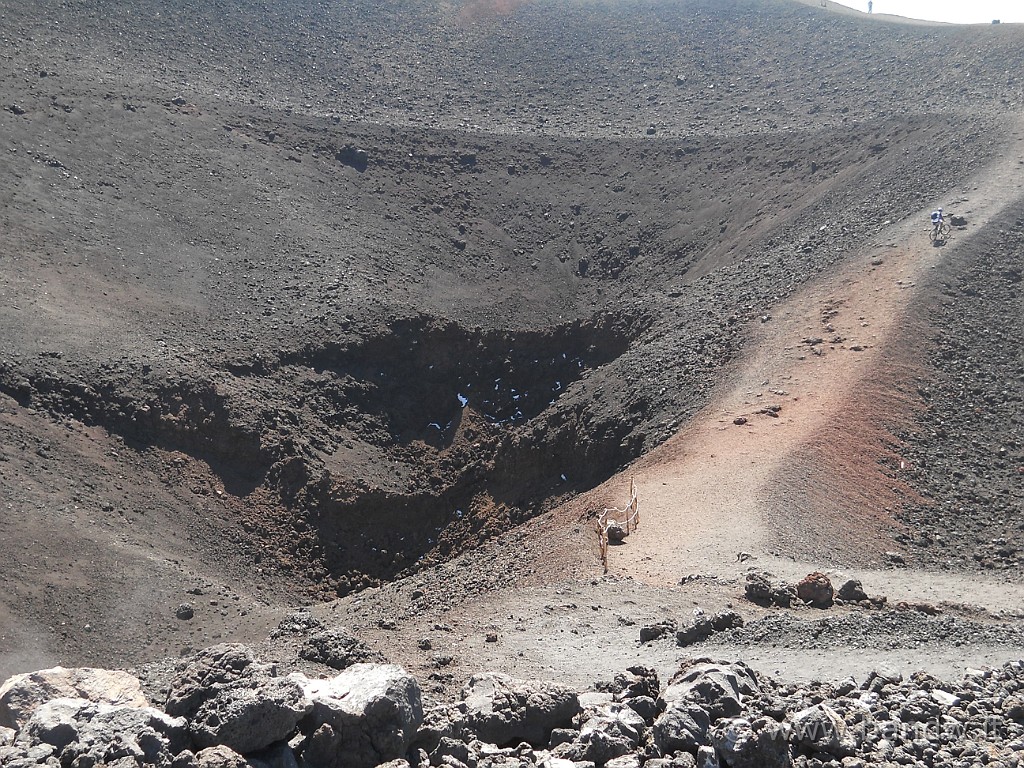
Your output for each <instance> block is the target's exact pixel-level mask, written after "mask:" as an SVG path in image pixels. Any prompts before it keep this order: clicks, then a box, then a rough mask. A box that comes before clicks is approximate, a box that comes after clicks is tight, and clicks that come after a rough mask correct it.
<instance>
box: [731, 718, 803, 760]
mask: <svg viewBox="0 0 1024 768" xmlns="http://www.w3.org/2000/svg"><path fill="white" fill-rule="evenodd" d="M711 739H712V742H713V744H714V747H715V750H716V751H717V752H718V756H719V758H721V760H722V761H724V762H725V764H726V765H728V766H729V767H730V768H789V766H791V765H792V764H793V760H792V758H791V757H790V754H789V740H788V739H787V738H786V731H785V729H783V727H782V726H781V725H780V724H779V723H777V722H775V721H774V720H769V719H767V718H763V717H762V718H758V719H756V720H754V721H753V722H751V721H750V720H747V719H746V718H742V717H737V718H732V719H728V720H723V721H721V722H719V723H717V724H716V725H715V728H714V730H713V731H712V735H711Z"/></svg>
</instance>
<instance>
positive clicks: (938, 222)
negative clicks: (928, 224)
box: [932, 208, 942, 237]
mask: <svg viewBox="0 0 1024 768" xmlns="http://www.w3.org/2000/svg"><path fill="white" fill-rule="evenodd" d="M941 230H942V209H941V208H936V209H935V210H934V211H932V235H933V236H934V237H938V236H939V232H940V231H941Z"/></svg>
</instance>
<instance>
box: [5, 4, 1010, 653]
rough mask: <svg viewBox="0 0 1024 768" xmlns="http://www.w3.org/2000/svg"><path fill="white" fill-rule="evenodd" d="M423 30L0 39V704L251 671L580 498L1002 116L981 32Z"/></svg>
mask: <svg viewBox="0 0 1024 768" xmlns="http://www.w3.org/2000/svg"><path fill="white" fill-rule="evenodd" d="M439 8H440V7H439V6H434V5H433V4H430V3H418V2H408V3H396V4H391V5H385V6H381V5H380V4H378V3H366V4H362V5H359V4H357V5H346V6H344V7H342V6H340V5H337V6H335V5H331V4H322V3H316V4H314V3H305V2H290V3H280V4H272V5H266V6H262V7H260V8H258V9H257V8H255V7H253V6H251V5H249V4H246V3H242V2H229V3H224V4H221V5H219V6H217V7H216V9H214V8H213V7H211V6H209V5H208V4H200V3H194V4H182V3H174V4H170V3H155V2H153V3H150V2H139V3H127V4H125V3H119V4H116V6H115V5H110V6H105V5H99V6H96V5H90V6H88V7H78V6H73V5H70V4H67V3H39V4H34V5H33V7H32V8H28V7H24V6H23V5H20V4H16V3H8V2H3V3H0V11H2V15H3V18H4V19H5V30H4V34H3V39H2V40H0V62H2V65H0V66H2V67H3V69H4V75H5V76H4V77H3V78H2V79H0V104H3V105H4V109H3V111H0V134H2V135H3V137H4V138H3V141H4V144H5V145H6V146H3V147H0V149H2V152H0V170H2V172H3V177H4V178H5V179H8V180H9V182H8V183H7V184H5V185H4V188H3V190H2V193H0V195H2V198H0V199H2V203H0V216H2V221H3V227H4V231H5V243H4V245H3V247H2V250H0V259H2V261H3V266H4V268H3V270H2V273H0V295H2V296H3V302H0V315H2V316H0V329H2V331H0V334H2V335H0V393H2V397H3V400H2V409H0V411H2V412H0V418H2V423H3V435H4V441H3V448H2V454H3V459H4V461H2V462H0V487H2V488H3V498H4V505H5V509H4V537H3V540H4V543H3V547H4V552H5V553H9V552H17V553H21V552H27V553H29V554H28V556H27V557H21V556H20V555H19V557H18V558H11V557H7V558H4V563H5V565H4V566H3V571H2V578H3V581H4V584H5V585H6V586H7V587H8V588H7V589H6V590H5V592H6V594H5V598H4V608H3V611H4V612H5V613H6V614H8V615H9V616H11V617H14V616H17V617H22V618H23V623H22V626H23V629H22V630H19V631H18V632H17V633H15V632H14V631H13V630H11V631H9V632H8V633H7V634H5V635H4V637H3V639H2V640H0V653H2V654H4V659H6V661H5V666H9V667H11V669H10V670H7V669H4V670H3V671H15V668H22V667H25V666H26V665H37V664H38V663H42V662H43V661H50V660H61V661H65V662H68V663H75V662H78V661H91V662H98V661H102V662H103V663H108V664H109V663H121V662H126V661H137V660H140V659H144V658H152V657H153V656H154V655H156V654H161V653H166V652H169V651H177V650H179V649H180V648H181V647H183V646H188V645H193V644H201V643H203V642H207V641H210V640H213V639H217V638H219V637H225V636H239V637H246V636H259V634H260V633H261V632H262V631H263V630H264V629H265V628H266V626H269V625H270V624H271V623H272V621H273V619H272V618H271V614H273V611H274V608H275V606H277V605H280V604H283V603H286V602H288V601H292V600H295V599H298V598H299V597H300V596H305V597H308V598H320V597H325V596H330V595H333V594H338V593H345V592H348V591H350V590H353V589H359V588H361V587H365V586H367V585H370V584H375V583H378V582H379V581H381V580H388V579H391V578H394V577H396V576H399V575H402V574H404V573H408V572H411V571H413V570H415V569H417V568H421V567H423V566H425V565H429V564H430V563H433V562H437V561H441V560H445V559H447V558H449V557H451V556H452V555H453V554H455V553H457V552H460V551H463V550H465V549H467V548H470V547H472V546H474V545H475V544H476V543H478V542H479V541H482V540H486V539H488V538H489V537H491V536H493V535H494V534H495V533H498V532H500V531H503V530H505V529H507V528H508V527H509V526H510V525H514V524H515V523H517V522H518V521H520V520H522V519H524V518H525V517H526V516H528V515H530V514H532V513H534V512H536V511H537V510H539V509H541V508H543V507H544V506H545V505H548V504H551V503H553V502H554V501H556V500H558V499H561V498H564V497H566V496H567V495H570V494H572V493H574V492H576V491H578V490H581V489H584V488H588V487H590V486H592V485H594V484H596V483H597V482H599V481H600V480H601V479H603V478H605V477H607V476H608V475H610V474H611V473H612V472H613V471H615V470H616V469H617V468H620V467H621V466H623V465H624V464H625V463H627V462H629V461H630V460H632V459H633V458H635V457H637V456H639V455H641V454H642V453H644V452H645V451H647V450H648V449H650V448H651V447H653V446H654V445H656V444H658V443H659V442H661V441H662V440H663V439H664V438H665V437H667V436H668V435H670V434H672V432H673V431H674V430H675V429H676V427H677V426H678V425H680V424H681V423H684V422H685V421H686V419H687V418H688V417H689V416H690V415H692V414H693V413H694V412H695V411H696V410H697V409H698V408H699V407H700V406H701V405H703V404H704V403H705V402H706V401H707V398H708V397H709V394H710V392H711V389H712V388H713V386H714V385H715V383H716V380H717V378H718V377H719V375H720V371H721V370H722V368H721V366H722V365H723V364H724V363H726V362H727V361H728V360H730V359H731V358H732V357H733V356H734V355H735V354H736V352H737V351H738V350H739V349H740V348H741V346H742V344H743V339H744V333H745V328H746V327H747V325H748V324H749V323H751V322H756V320H755V319H756V318H758V317H760V316H762V315H765V314H769V313H770V310H771V308H772V306H773V305H774V304H775V303H776V302H778V301H779V300H781V299H782V298H784V297H786V296H787V295H789V294H791V293H792V292H793V291H794V290H796V289H797V288H798V287H799V286H800V285H802V284H803V283H804V282H806V281H807V280H808V279H810V278H811V277H812V276H814V275H815V274H818V273H819V272H821V271H823V270H827V269H829V268H830V267H832V266H833V265H835V264H837V263H839V262H840V261H842V260H843V259H844V257H845V255H846V254H848V253H849V252H850V251H851V249H853V248H855V247H856V245H857V243H858V242H859V241H860V240H862V239H863V238H864V237H865V236H866V235H867V234H868V233H870V232H872V231H873V230H874V229H876V228H877V226H878V225H879V224H880V223H881V222H884V221H892V220H899V219H902V218H904V217H906V216H908V215H910V214H912V213H913V212H916V211H917V210H918V209H919V208H921V207H922V206H923V205H925V204H927V203H928V202H930V201H931V200H933V199H937V198H938V196H939V195H942V194H945V193H946V192H947V191H948V190H949V189H951V188H955V187H956V185H957V184H958V183H959V182H961V181H962V180H963V179H966V178H968V177H969V176H970V174H971V173H972V172H973V171H975V170H976V169H977V168H979V167H981V165H982V164H983V163H984V162H985V161H986V160H987V159H988V158H989V157H990V156H991V155H992V154H993V153H995V152H997V151H998V148H999V141H1000V135H1001V133H1000V132H1001V131H1002V130H1003V129H1004V125H1005V122H1004V118H1006V117H1007V116H1008V115H1011V114H1014V113H1016V112H1019V110H1020V107H1021V104H1022V103H1024V95H1022V89H1024V85H1022V82H1021V81H1020V79H1019V77H1018V76H1017V75H1016V74H1015V73H1016V72H1019V71H1020V66H1019V64H1020V61H1019V59H1020V50H1021V48H1020V45H1019V42H1020V32H1019V31H1018V30H1017V29H1015V28H1013V27H1011V26H1009V25H1008V26H1006V27H1003V28H993V29H987V28H985V29H956V28H940V27H915V26H908V25H898V26H897V25H888V24H886V23H882V22H879V21H877V20H872V19H857V18H855V17H854V18H851V17H849V16H833V15H831V14H829V13H827V12H826V11H823V10H821V9H819V8H813V7H812V8H808V7H805V6H801V5H795V4H790V3H742V2H736V3H721V2H716V3H710V2H708V3H682V4H679V3H629V4H625V3H624V4H621V5H616V6H596V5H591V4H562V3H535V4H530V5H524V6H522V7H520V8H518V9H517V10H516V11H515V12H514V13H512V14H510V15H504V16H503V15H496V14H494V13H492V12H490V11H489V9H488V8H487V7H486V6H482V5H473V6H467V7H466V8H463V9H462V10H461V11H459V10H457V9H453V10H451V11H447V10H439ZM214 14H215V15H214ZM384 20H386V22H387V23H386V24H385V23H383V21H384ZM463 401H465V407H462V406H463ZM563 477H564V479H563ZM129 587H130V591H131V594H130V595H129V596H126V590H128V589H129ZM187 590H191V591H192V593H193V594H192V595H189V594H188V592H187ZM199 595H201V597H199ZM185 600H189V601H192V602H203V603H204V604H209V603H213V605H209V606H208V607H209V608H211V609H212V610H208V611H207V613H208V614H209V620H208V621H207V622H205V623H204V624H203V626H202V627H198V626H196V625H183V624H181V623H180V622H179V621H178V620H176V619H175V618H174V609H175V606H176V605H177V603H179V602H182V601H185ZM62 622H63V623H62ZM12 625H13V623H12ZM87 625H88V629H86V626H87ZM140 637H144V638H145V640H146V644H143V643H140V641H139V638H140Z"/></svg>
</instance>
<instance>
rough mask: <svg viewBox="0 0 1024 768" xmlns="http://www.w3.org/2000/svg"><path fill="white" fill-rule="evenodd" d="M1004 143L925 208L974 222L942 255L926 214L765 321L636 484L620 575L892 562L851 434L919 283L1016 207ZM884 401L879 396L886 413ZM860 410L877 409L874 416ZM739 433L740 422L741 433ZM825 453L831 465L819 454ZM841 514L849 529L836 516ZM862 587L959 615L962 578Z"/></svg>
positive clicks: (1019, 183)
mask: <svg viewBox="0 0 1024 768" xmlns="http://www.w3.org/2000/svg"><path fill="white" fill-rule="evenodd" d="M1011 133H1012V137H1013V138H1012V144H1010V145H1009V146H1008V148H1007V152H1006V153H1005V155H1004V156H1003V158H1002V159H1001V160H999V161H998V162H995V163H993V164H992V165H991V166H990V167H989V168H988V169H986V171H985V172H983V173H982V174H980V175H979V176H978V177H976V178H975V179H974V180H973V182H972V183H970V184H969V185H967V188H966V189H963V190H950V192H949V195H948V198H947V200H937V201H934V204H935V205H945V207H946V208H947V212H949V211H952V212H953V213H955V214H957V215H960V216H964V217H966V218H967V220H968V222H969V223H968V225H967V226H966V227H964V228H961V229H955V230H954V232H953V234H952V236H951V237H950V239H949V240H948V242H947V243H945V244H943V245H933V244H932V243H930V242H929V238H928V236H927V234H926V232H925V230H924V227H925V226H926V222H927V216H928V210H929V209H930V207H931V206H929V209H923V210H922V211H921V212H920V213H919V214H918V215H915V216H913V217H911V218H910V219H908V220H906V221H902V222H895V223H889V222H886V223H884V224H882V225H881V226H880V228H879V231H878V234H877V236H876V237H875V238H873V240H872V241H871V242H869V243H866V244H865V246H864V247H863V248H862V249H861V250H860V252H859V253H858V254H857V255H856V257H854V258H852V259H850V260H849V261H848V263H847V264H846V266H845V268H844V269H842V270H840V271H837V272H836V273H833V274H831V275H828V276H826V277H824V278H823V279H821V280H818V281H816V282H814V283H813V284H810V285H808V287H807V288H806V289H805V290H803V291H802V292H800V293H799V294H797V295H795V296H793V297H792V298H791V299H790V300H788V301H787V302H786V303H785V304H783V305H782V306H780V307H779V308H778V309H777V311H775V312H774V313H773V316H772V317H771V318H767V319H766V320H765V322H764V323H763V325H762V326H761V328H760V329H759V333H758V334H757V336H756V338H754V339H753V340H752V343H751V344H750V345H749V347H748V349H749V352H748V353H747V354H746V355H745V356H744V358H743V359H741V360H740V361H739V362H738V363H737V365H736V367H735V370H734V372H733V375H732V378H731V383H730V384H729V385H728V386H726V387H724V388H723V389H722V391H721V394H720V395H719V396H718V397H717V398H716V399H715V401H714V402H713V403H712V404H711V405H710V406H709V407H708V408H707V409H705V411H704V412H703V413H702V414H700V415H699V416H698V417H697V418H696V419H695V420H694V421H693V422H692V423H691V424H690V425H689V426H688V427H687V428H686V429H684V430H683V431H682V432H680V433H679V434H678V435H676V436H675V437H674V438H672V439H671V440H670V441H669V442H667V443H666V444H665V445H663V446H662V447H661V448H660V449H658V450H657V451H655V452H653V453H652V454H650V455H649V456H648V457H646V458H645V459H644V460H643V461H642V462H641V463H640V465H639V466H638V467H636V468H635V469H634V470H633V473H634V475H635V479H636V483H637V486H638V488H639V492H640V498H641V504H642V507H641V510H642V525H641V527H640V528H639V529H638V530H637V531H636V532H635V533H634V534H633V535H632V536H630V537H629V539H628V540H627V543H626V544H625V545H623V546H621V547H613V549H612V551H611V553H610V565H611V568H612V570H613V571H614V572H616V573H619V574H628V575H632V576H634V577H635V578H638V579H641V580H643V581H646V582H648V583H651V584H662V585H669V584H675V583H678V582H679V579H680V577H682V576H684V575H687V574H692V573H700V574H708V575H717V576H731V577H735V576H736V575H737V573H739V572H742V571H744V570H746V569H748V568H749V567H751V566H754V567H757V568H766V569H768V570H770V571H772V572H774V573H777V574H778V575H780V576H784V577H788V578H799V577H801V576H803V575H805V574H806V573H808V572H809V571H812V570H818V569H821V568H822V566H823V565H826V564H832V565H834V566H837V567H839V568H840V569H841V568H842V566H843V565H847V566H850V565H870V564H871V563H872V562H875V563H877V562H878V558H877V553H879V552H881V551H882V550H883V549H886V548H891V547H892V544H891V538H890V537H888V536H887V534H886V530H887V528H888V529H891V527H892V521H891V520H888V519H886V518H887V517H888V516H887V515H886V514H885V513H884V512H880V511H879V510H881V509H882V507H883V506H884V501H885V493H886V491H885V489H884V488H883V486H885V485H886V483H887V481H886V480H885V478H884V476H883V475H882V474H881V472H880V471H879V468H878V466H877V458H878V452H879V450H880V444H879V443H877V442H875V443H874V444H873V445H874V449H873V451H874V455H873V456H871V457H870V461H869V462H864V463H862V464H861V466H859V467H858V466H850V464H851V463H853V462H856V460H857V457H858V455H860V454H858V450H863V447H862V446H861V447H860V448H858V445H860V444H862V443H863V442H864V440H863V438H864V435H863V434H860V433H859V430H862V422H861V421H860V418H862V416H863V414H862V413H861V412H862V411H863V409H864V407H865V403H864V394H865V393H866V392H871V391H872V388H873V387H874V386H875V384H876V382H878V381H880V380H883V379H884V378H885V374H886V373H887V371H886V370H885V367H886V366H887V365H888V363H887V361H886V359H885V355H884V353H885V351H886V349H887V348H888V346H890V345H891V344H893V343H894V342H895V340H897V339H898V338H899V337H900V334H901V331H902V330H903V328H904V325H905V324H904V322H903V320H904V319H905V311H906V307H907V306H908V304H909V301H910V299H911V297H912V296H913V295H914V292H915V290H916V288H917V285H918V282H919V281H920V280H921V279H922V278H923V277H924V276H925V275H926V273H927V272H928V271H929V270H932V269H936V268H940V267H941V266H942V265H943V263H944V262H945V261H946V260H947V259H948V258H950V256H951V255H952V254H954V253H955V252H956V250H957V249H958V248H959V247H961V245H962V244H963V243H965V242H966V241H967V240H968V239H969V238H970V237H971V236H972V233H974V232H977V231H979V230H980V229H981V228H982V227H983V226H984V225H985V224H986V223H988V222H989V221H991V220H992V218H993V217H994V216H996V215H997V214H998V213H999V211H1000V210H1001V209H1002V208H1003V207H1004V205H1005V204H1006V203H1007V202H1009V201H1011V200H1014V199H1016V198H1017V197H1019V196H1020V195H1021V194H1022V192H1024V178H1022V175H1021V172H1020V169H1021V163H1022V162H1024V160H1022V159H1024V130H1021V125H1020V123H1018V125H1017V126H1015V129H1014V131H1012V132H1011ZM836 236H837V237H840V236H841V235H840V234H839V233H837V234H836ZM894 397H897V395H896V394H895V393H893V392H891V391H890V392H884V391H883V392H882V398H883V399H886V398H887V399H890V400H891V399H893V398H894ZM868 406H869V407H872V408H880V409H884V408H885V407H886V405H885V403H878V402H876V401H875V400H872V401H871V402H870V403H869V404H868ZM772 409H777V411H773V410H772ZM868 415H869V418H870V415H871V414H868ZM875 415H876V416H877V414H875ZM742 419H746V422H745V423H740V424H737V423H736V421H737V420H740V421H742ZM877 421H878V419H877V418H875V419H873V420H872V421H870V422H864V423H874V422H877ZM819 444H824V445H825V446H827V447H829V450H830V451H838V452H839V453H840V455H839V456H830V455H828V454H827V453H826V452H818V451H816V450H813V447H814V446H815V445H819ZM830 460H835V462H836V464H837V466H836V467H835V471H836V472H837V473H838V475H837V476H835V478H834V479H836V480H837V481H838V482H836V483H835V486H836V487H835V492H834V495H833V497H832V498H831V499H829V498H825V499H820V498H818V501H817V504H818V506H819V508H820V509H819V511H818V512H817V513H816V514H814V515H813V516H812V517H808V516H807V514H806V512H804V513H803V514H802V516H801V518H800V519H795V518H794V515H795V514H801V513H797V512H794V510H795V509H799V506H800V505H799V504H796V505H793V506H792V507H789V508H786V506H785V505H784V504H782V505H781V507H782V508H780V503H779V499H778V494H779V489H778V486H779V485H780V484H781V483H780V479H783V480H781V482H784V483H785V484H787V493H788V494H789V495H790V497H791V498H792V497H794V496H795V497H796V498H798V499H799V498H801V497H804V498H806V497H808V496H811V497H816V495H817V494H819V489H818V488H816V487H815V477H816V476H817V474H818V473H819V472H821V471H822V467H821V466H819V463H821V462H828V461H830ZM851 470H852V472H851ZM826 471H829V472H832V469H828V468H826ZM830 476H831V475H830ZM790 484H795V486H796V487H791V486H790ZM626 485H628V479H623V478H621V477H620V478H613V479H612V480H611V481H610V482H609V483H608V484H606V485H605V486H604V487H603V488H602V489H599V490H598V495H599V496H601V497H614V496H613V495H614V494H615V493H616V491H617V490H619V492H621V490H620V489H621V488H622V487H625V486H626ZM801 485H803V486H805V487H800V486H801ZM888 485H891V481H889V482H888ZM850 500H853V502H854V503H853V510H851V511H854V512H855V514H856V515H857V517H858V519H850V518H849V517H848V516H846V515H844V514H843V513H842V512H840V511H839V510H840V509H841V508H842V507H843V506H844V505H845V504H848V503H849V502H850ZM872 501H874V502H875V509H874V510H871V509H870V506H869V505H870V504H871V502H872ZM829 510H835V511H833V512H829ZM780 527H781V529H782V530H783V531H784V532H785V533H784V535H785V537H786V538H791V537H795V538H796V540H798V541H799V540H800V539H801V538H804V539H808V540H809V541H810V542H812V543H813V544H814V546H813V547H811V548H810V549H809V550H808V551H813V552H814V559H813V561H810V560H809V561H807V562H801V559H800V557H799V556H793V555H792V554H791V552H781V551H780V550H779V543H780V542H779V539H778V536H777V533H778V531H779V529H780ZM833 534H835V535H833ZM851 541H852V542H859V543H861V544H862V548H861V551H860V552H851V551H849V549H848V547H849V544H850V542H851ZM855 548H856V547H855ZM741 552H743V553H748V554H749V555H750V558H747V557H746V556H742V562H741V561H740V557H741V556H740V555H739V553H741ZM872 553H874V554H875V555H876V556H875V557H874V558H873V557H872ZM858 573H859V574H860V575H861V576H862V577H864V578H865V583H867V579H868V578H870V580H871V583H872V584H873V585H874V586H875V587H880V588H882V589H886V588H887V587H888V585H889V584H890V583H891V582H892V581H893V580H894V578H896V579H898V584H899V591H900V592H901V593H905V594H906V595H907V598H906V599H911V598H917V599H928V600H944V599H948V600H957V599H958V598H961V597H962V596H963V594H964V591H965V583H964V578H963V577H958V576H943V575H940V574H921V573H915V572H913V571H911V572H907V571H900V572H899V574H898V576H895V577H894V574H893V572H892V571H891V570H889V571H879V572H873V573H871V574H870V577H867V576H865V571H864V570H863V569H860V570H859V571H858ZM970 582H971V586H970V590H969V592H970V596H971V598H972V600H974V601H977V602H980V603H982V604H993V605H998V606H999V607H1003V608H1005V607H1009V606H1008V605H1007V603H1006V601H1007V600H1016V601H1017V602H1018V603H1019V604H1020V605H1022V606H1024V601H1022V600H1021V598H1019V597H1018V598H1011V597H1008V596H1007V595H1006V594H1005V590H1003V589H1000V588H999V587H998V585H997V584H995V583H993V584H992V585H990V586H988V585H986V584H985V583H984V582H979V581H978V580H977V579H975V578H974V577H971V579H970Z"/></svg>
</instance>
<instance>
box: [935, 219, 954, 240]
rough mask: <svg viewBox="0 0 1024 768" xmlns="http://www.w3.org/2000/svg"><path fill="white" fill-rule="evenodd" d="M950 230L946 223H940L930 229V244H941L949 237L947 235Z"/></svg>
mask: <svg viewBox="0 0 1024 768" xmlns="http://www.w3.org/2000/svg"><path fill="white" fill-rule="evenodd" d="M951 231H952V228H951V227H950V226H949V222H948V221H940V222H939V223H938V224H936V225H935V226H933V227H932V242H933V243H943V242H945V241H946V238H947V237H949V233H950V232H951Z"/></svg>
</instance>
